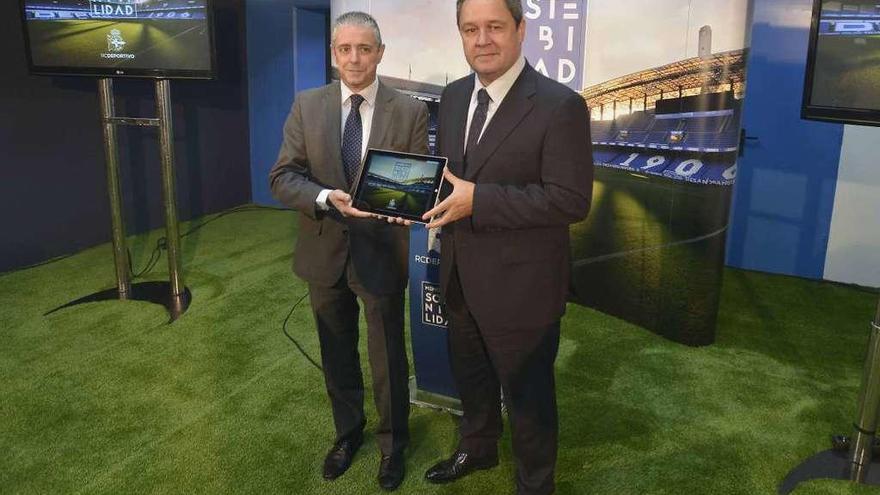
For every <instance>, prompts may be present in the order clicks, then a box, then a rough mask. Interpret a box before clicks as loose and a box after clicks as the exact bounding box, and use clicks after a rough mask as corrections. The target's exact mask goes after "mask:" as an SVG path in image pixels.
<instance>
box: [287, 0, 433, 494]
mask: <svg viewBox="0 0 880 495" xmlns="http://www.w3.org/2000/svg"><path fill="white" fill-rule="evenodd" d="M332 36H333V40H332V44H331V48H332V51H333V56H334V58H335V61H336V65H337V66H338V68H339V75H340V79H341V80H342V81H341V83H339V82H334V83H332V84H329V85H327V86H324V87H322V88H317V89H313V90H309V91H304V92H302V93H300V94H298V95H297V96H296V99H295V101H294V104H293V108H292V109H291V112H290V116H289V117H288V119H287V123H286V124H285V126H284V143H283V144H282V146H281V151H280V153H279V155H278V161H277V162H276V163H275V166H274V167H273V168H272V171H271V172H270V174H269V178H270V184H271V188H272V193H273V195H274V196H275V198H277V199H278V200H279V201H281V202H282V203H284V204H285V205H287V206H289V207H291V208H294V209H296V210H297V211H298V212H299V233H298V236H297V244H296V252H295V254H294V263H293V269H294V272H295V273H296V274H297V275H298V276H299V277H301V278H302V279H304V280H306V281H307V282H308V284H309V292H310V299H311V305H312V311H313V313H314V317H315V321H316V323H317V327H318V336H319V340H320V343H321V359H322V362H323V368H324V381H325V384H326V386H327V393H328V395H329V396H330V405H331V408H332V410H333V420H334V423H335V427H336V440H335V443H334V445H333V447H332V448H331V449H330V451H329V452H328V454H327V456H326V458H325V460H324V473H323V474H324V478H325V479H328V480H332V479H335V478H337V477H339V476H340V475H342V474H343V473H344V472H345V471H346V470H347V469H348V467H349V466H350V465H351V461H352V458H353V456H354V454H355V452H357V450H358V448H359V447H360V445H361V443H362V441H363V428H364V425H365V423H366V420H365V416H364V406H363V402H364V386H363V377H362V374H361V367H360V357H359V354H358V334H359V330H358V313H359V307H358V301H357V300H358V299H360V300H361V301H362V303H363V305H364V313H365V316H366V320H367V348H368V351H369V360H370V367H371V369H372V376H373V393H374V395H375V403H376V409H377V410H378V412H379V424H378V428H377V441H378V444H379V449H380V451H381V461H380V463H379V476H378V479H379V485H380V486H381V487H382V488H384V489H386V490H394V489H396V488H397V487H398V486H399V485H400V483H401V481H402V480H403V477H404V457H403V451H404V448H405V447H406V445H407V442H408V438H409V431H408V426H407V422H408V416H409V391H408V386H407V380H408V374H409V366H408V363H407V359H406V345H405V341H404V330H403V329H404V289H405V288H406V283H407V259H406V258H407V247H408V237H407V235H408V233H407V231H406V229H404V228H401V227H399V226H396V225H393V221H387V222H386V221H383V220H380V219H377V218H374V216H373V215H371V214H369V213H366V212H362V211H359V210H357V209H355V208H353V206H352V198H351V196H350V195H349V191H351V188H352V184H353V183H354V181H355V180H357V175H358V172H359V169H360V165H361V158H362V157H363V156H364V154H365V152H366V149H367V147H370V148H381V149H388V150H395V151H404V152H411V153H421V154H425V153H427V151H428V131H427V122H428V110H427V107H426V106H425V104H424V103H421V102H418V101H417V100H415V99H413V98H410V97H409V96H406V95H403V94H401V93H398V92H397V91H395V90H394V89H391V88H389V87H387V86H385V85H384V84H382V83H381V82H380V81H379V80H378V78H377V77H376V68H377V66H378V64H379V63H380V62H381V61H382V55H383V54H384V51H385V46H384V45H383V44H382V37H381V34H380V32H379V27H378V25H377V24H376V21H375V20H374V19H373V18H372V17H371V16H370V15H368V14H365V13H362V12H349V13H347V14H343V15H341V16H340V17H339V18H338V19H337V20H336V22H335V23H334V26H333V35H332Z"/></svg>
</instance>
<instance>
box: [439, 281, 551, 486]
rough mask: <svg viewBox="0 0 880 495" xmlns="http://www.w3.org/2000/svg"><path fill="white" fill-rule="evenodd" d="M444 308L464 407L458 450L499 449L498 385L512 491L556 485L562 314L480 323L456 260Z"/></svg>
mask: <svg viewBox="0 0 880 495" xmlns="http://www.w3.org/2000/svg"><path fill="white" fill-rule="evenodd" d="M499 297H503V296H500V295H499ZM524 303H526V301H524ZM446 309H447V311H448V314H449V320H450V326H449V351H450V356H451V362H452V372H453V375H454V377H455V381H456V384H457V385H458V392H459V395H460V396H461V403H462V409H463V411H464V416H463V418H462V421H461V426H460V434H461V440H460V441H459V446H458V448H459V450H461V451H462V452H467V453H468V454H470V455H472V456H475V457H479V458H494V457H496V456H497V455H498V440H499V438H501V432H502V429H503V426H502V421H501V403H500V395H501V391H502V389H503V391H504V402H505V405H506V406H507V411H508V416H509V418H510V429H511V436H512V438H513V454H514V458H515V462H516V486H517V493H519V494H542V495H543V494H549V493H553V491H554V489H555V482H554V470H555V467H556V452H557V444H558V437H559V421H558V418H557V413H556V382H555V377H554V372H553V363H554V361H555V360H556V353H557V351H558V349H559V322H556V323H554V324H552V325H550V326H548V327H543V328H518V329H481V328H480V327H479V326H478V325H477V323H476V321H474V318H473V315H472V314H471V312H470V310H469V309H468V305H467V302H466V301H465V299H464V296H463V293H462V290H461V284H460V282H459V278H458V275H457V273H456V270H455V269H454V268H453V275H452V277H451V280H450V282H449V286H448V287H447V289H446Z"/></svg>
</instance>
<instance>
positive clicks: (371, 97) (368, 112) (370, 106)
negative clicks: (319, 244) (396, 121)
mask: <svg viewBox="0 0 880 495" xmlns="http://www.w3.org/2000/svg"><path fill="white" fill-rule="evenodd" d="M339 85H340V87H341V89H342V91H341V93H342V95H341V97H342V115H341V118H342V125H341V128H340V130H341V134H340V135H339V142H340V143H341V142H342V140H343V139H344V138H345V122H346V120H348V115H349V114H350V113H351V95H353V94H355V93H357V94H359V95H361V96H363V97H364V101H363V103H361V106H360V111H361V129H362V131H363V135H362V136H361V158H363V157H364V156H365V155H366V154H367V144H368V143H369V141H370V131H371V130H372V127H373V113H374V111H375V110H376V96H377V95H378V94H379V78H378V77H377V78H376V79H374V80H373V83H372V84H370V85H369V86H367V87H366V88H364V89H362V90H360V91H357V92H355V91H352V90H351V88H349V87H348V86H346V85H345V83H344V82H341V81H340V83H339ZM330 192H331V189H324V190H323V191H321V192H320V194H318V198H317V199H316V200H315V203H317V205H318V208H319V209H321V210H329V209H330V207H329V206H328V205H327V196H329V195H330Z"/></svg>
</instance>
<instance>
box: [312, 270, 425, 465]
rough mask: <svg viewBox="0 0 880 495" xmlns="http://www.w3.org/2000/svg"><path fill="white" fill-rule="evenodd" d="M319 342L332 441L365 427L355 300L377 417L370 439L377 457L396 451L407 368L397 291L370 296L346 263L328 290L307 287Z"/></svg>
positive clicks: (404, 425) (402, 429)
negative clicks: (378, 453) (374, 442)
mask: <svg viewBox="0 0 880 495" xmlns="http://www.w3.org/2000/svg"><path fill="white" fill-rule="evenodd" d="M309 292H310V299H311V303H312V311H313V313H314V315H315V321H316V323H317V327H318V337H319V340H320V342H321V361H322V364H323V368H324V383H325V385H326V387H327V394H328V395H329V396H330V406H331V408H332V409H333V421H334V423H335V426H336V440H337V441H338V440H340V439H343V438H346V437H349V436H353V435H358V434H360V433H361V432H362V431H363V428H364V425H365V424H366V418H365V416H364V381H363V376H362V374H361V362H360V355H359V353H358V338H359V330H358V317H359V316H358V315H359V310H360V308H359V306H358V301H357V299H358V298H360V299H361V301H363V305H364V315H365V317H366V320H367V350H368V355H369V360H370V369H371V370H372V375H373V395H374V398H375V403H376V409H377V411H378V412H379V425H378V428H377V430H376V437H377V440H378V443H379V449H380V450H381V451H382V454H383V455H390V454H392V453H397V452H402V451H403V449H404V448H405V447H406V445H407V443H408V441H409V428H408V420H409V385H408V380H409V365H408V363H407V359H406V345H405V341H404V331H403V328H404V316H403V314H404V297H403V292H402V291H401V292H399V293H396V294H391V295H376V294H372V293H370V292H368V291H367V290H366V289H365V288H364V287H363V285H362V284H361V283H360V282H359V281H358V279H357V275H356V273H355V270H354V269H353V267H352V265H351V262H349V264H348V268H347V269H346V271H345V274H344V275H343V276H342V278H341V279H340V281H339V282H338V283H337V284H336V285H335V286H333V287H330V288H327V287H317V286H314V285H310V286H309Z"/></svg>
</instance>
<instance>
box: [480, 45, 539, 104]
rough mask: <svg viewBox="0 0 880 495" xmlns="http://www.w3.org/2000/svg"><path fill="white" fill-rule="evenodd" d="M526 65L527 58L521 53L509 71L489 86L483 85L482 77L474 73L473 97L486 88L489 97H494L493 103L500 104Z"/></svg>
mask: <svg viewBox="0 0 880 495" xmlns="http://www.w3.org/2000/svg"><path fill="white" fill-rule="evenodd" d="M525 66H526V59H525V57H523V56H522V55H520V57H519V59H517V61H516V62H514V64H513V66H512V67H511V68H509V69H507V72H505V73H504V74H502V75H501V77H499V78H498V79H495V80H494V81H492V82H491V83H490V84H489V85H488V86H483V83H482V82H480V78H479V77H478V76H477V75H476V74H474V81H476V83H475V84H474V92H473V95H471V97H472V99H476V98H477V93H478V92H479V91H480V90H481V89H483V88H486V92H487V93H489V98H492V103H494V104H496V105H497V104H499V103H501V100H503V99H504V97H505V96H507V93H509V92H510V88H512V87H513V83H515V82H516V80H517V78H518V77H519V75H520V74H521V73H522V71H523V69H524V68H525Z"/></svg>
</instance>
